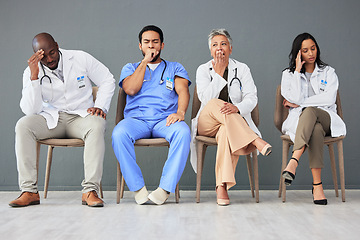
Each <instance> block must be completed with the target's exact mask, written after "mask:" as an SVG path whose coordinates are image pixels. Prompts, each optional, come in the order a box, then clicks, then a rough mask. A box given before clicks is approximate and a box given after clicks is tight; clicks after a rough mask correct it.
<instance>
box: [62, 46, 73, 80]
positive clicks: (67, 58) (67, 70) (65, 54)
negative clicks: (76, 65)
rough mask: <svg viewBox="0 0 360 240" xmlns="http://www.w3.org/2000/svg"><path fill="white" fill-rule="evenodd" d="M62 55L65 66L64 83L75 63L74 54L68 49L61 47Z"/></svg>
mask: <svg viewBox="0 0 360 240" xmlns="http://www.w3.org/2000/svg"><path fill="white" fill-rule="evenodd" d="M60 51H61V53H62V56H63V66H64V83H66V82H67V81H68V79H69V77H70V76H69V74H70V71H71V68H72V65H73V61H72V58H73V55H72V54H70V53H69V52H68V51H66V50H63V49H60Z"/></svg>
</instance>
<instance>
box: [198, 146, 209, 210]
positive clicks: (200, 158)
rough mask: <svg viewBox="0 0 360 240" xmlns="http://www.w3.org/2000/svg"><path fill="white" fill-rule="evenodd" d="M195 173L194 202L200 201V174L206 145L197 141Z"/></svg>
mask: <svg viewBox="0 0 360 240" xmlns="http://www.w3.org/2000/svg"><path fill="white" fill-rule="evenodd" d="M196 147H197V173H196V202H197V203H199V202H200V189H201V175H202V170H203V166H204V158H205V152H206V147H207V146H206V145H205V144H204V143H202V142H199V141H198V142H197V144H196Z"/></svg>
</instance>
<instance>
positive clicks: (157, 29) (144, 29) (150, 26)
mask: <svg viewBox="0 0 360 240" xmlns="http://www.w3.org/2000/svg"><path fill="white" fill-rule="evenodd" d="M147 31H154V32H157V33H158V34H159V35H160V42H161V43H163V42H164V34H163V32H162V31H161V29H160V28H159V27H157V26H155V25H147V26H145V27H143V29H141V31H140V32H139V42H140V43H141V39H142V35H143V33H144V32H147Z"/></svg>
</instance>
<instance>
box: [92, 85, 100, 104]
mask: <svg viewBox="0 0 360 240" xmlns="http://www.w3.org/2000/svg"><path fill="white" fill-rule="evenodd" d="M98 90H99V88H98V87H96V86H95V87H92V95H93V100H94V102H95V100H96V95H97V92H98Z"/></svg>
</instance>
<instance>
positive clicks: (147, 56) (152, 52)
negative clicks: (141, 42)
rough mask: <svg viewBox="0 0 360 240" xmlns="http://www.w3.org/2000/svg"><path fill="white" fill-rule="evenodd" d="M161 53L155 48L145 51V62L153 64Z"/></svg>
mask: <svg viewBox="0 0 360 240" xmlns="http://www.w3.org/2000/svg"><path fill="white" fill-rule="evenodd" d="M159 53H160V52H159V51H158V50H156V49H155V48H147V49H145V56H144V61H145V62H146V63H149V62H151V61H152V60H153V59H154V58H155V57H156V56H157V55H158V54H159Z"/></svg>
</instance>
